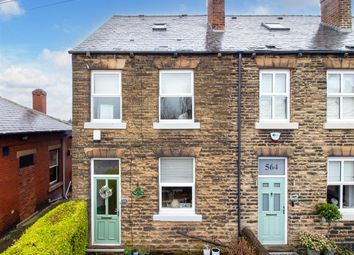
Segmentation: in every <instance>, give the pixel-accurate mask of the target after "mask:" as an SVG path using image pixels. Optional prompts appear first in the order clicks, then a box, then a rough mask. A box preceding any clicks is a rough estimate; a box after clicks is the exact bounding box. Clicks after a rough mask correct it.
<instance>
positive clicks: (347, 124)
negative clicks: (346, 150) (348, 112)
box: [323, 121, 354, 129]
mask: <svg viewBox="0 0 354 255" xmlns="http://www.w3.org/2000/svg"><path fill="white" fill-rule="evenodd" d="M323 128H324V129H354V121H328V122H326V123H325V124H324V125H323Z"/></svg>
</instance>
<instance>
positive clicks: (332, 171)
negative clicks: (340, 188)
mask: <svg viewBox="0 0 354 255" xmlns="http://www.w3.org/2000/svg"><path fill="white" fill-rule="evenodd" d="M340 166H341V164H340V161H330V162H329V166H328V181H330V182H338V181H340Z"/></svg>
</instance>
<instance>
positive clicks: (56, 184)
mask: <svg viewBox="0 0 354 255" xmlns="http://www.w3.org/2000/svg"><path fill="white" fill-rule="evenodd" d="M61 186H63V182H57V183H54V184H52V185H50V186H49V190H48V191H49V192H52V191H54V190H56V189H58V188H60V187H61Z"/></svg>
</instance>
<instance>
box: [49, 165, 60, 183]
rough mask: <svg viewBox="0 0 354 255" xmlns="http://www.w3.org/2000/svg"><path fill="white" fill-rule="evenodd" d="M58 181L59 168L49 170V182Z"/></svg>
mask: <svg viewBox="0 0 354 255" xmlns="http://www.w3.org/2000/svg"><path fill="white" fill-rule="evenodd" d="M55 181H58V167H57V166H54V167H51V168H49V182H55Z"/></svg>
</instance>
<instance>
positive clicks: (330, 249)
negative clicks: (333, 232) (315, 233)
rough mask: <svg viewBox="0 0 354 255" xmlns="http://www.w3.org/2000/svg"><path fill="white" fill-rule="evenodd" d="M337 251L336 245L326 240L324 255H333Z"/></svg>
mask: <svg viewBox="0 0 354 255" xmlns="http://www.w3.org/2000/svg"><path fill="white" fill-rule="evenodd" d="M336 250H337V245H336V243H335V242H334V241H332V240H329V239H327V240H326V242H325V244H324V254H325V255H334V253H335V251H336Z"/></svg>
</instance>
